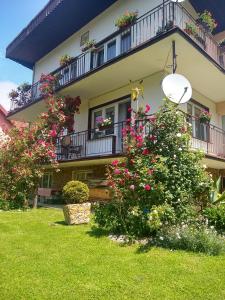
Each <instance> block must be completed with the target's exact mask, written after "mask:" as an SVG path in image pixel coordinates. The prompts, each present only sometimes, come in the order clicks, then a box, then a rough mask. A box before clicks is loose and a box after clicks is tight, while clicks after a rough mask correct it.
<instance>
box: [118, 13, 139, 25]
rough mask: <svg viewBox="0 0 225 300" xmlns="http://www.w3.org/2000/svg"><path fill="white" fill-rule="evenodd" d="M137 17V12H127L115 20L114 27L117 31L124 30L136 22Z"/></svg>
mask: <svg viewBox="0 0 225 300" xmlns="http://www.w3.org/2000/svg"><path fill="white" fill-rule="evenodd" d="M137 17H138V12H137V11H133V12H129V11H128V12H126V13H125V14H123V15H122V16H121V17H119V18H117V19H116V21H115V26H116V27H117V28H118V29H124V28H126V27H129V26H131V25H132V24H134V23H135V22H136V20H137Z"/></svg>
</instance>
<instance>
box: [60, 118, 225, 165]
mask: <svg viewBox="0 0 225 300" xmlns="http://www.w3.org/2000/svg"><path fill="white" fill-rule="evenodd" d="M188 121H189V122H190V123H191V124H192V128H193V132H192V139H191V148H192V149H193V150H202V151H203V152H204V153H205V154H206V155H207V156H209V157H212V158H218V159H222V160H225V131H223V130H222V129H221V128H218V127H216V126H214V125H212V124H202V123H200V121H199V120H198V119H197V118H195V117H192V116H189V117H188ZM125 127H126V122H120V123H116V124H114V125H113V126H112V127H110V128H108V129H105V130H102V131H100V130H98V129H91V130H87V131H82V132H77V133H72V134H70V135H64V136H62V137H60V138H59V139H58V141H57V153H56V154H57V160H58V161H59V162H67V161H75V160H84V159H99V158H104V157H114V156H118V155H123V154H125V152H126V148H125V146H124V141H123V135H122V129H123V128H125Z"/></svg>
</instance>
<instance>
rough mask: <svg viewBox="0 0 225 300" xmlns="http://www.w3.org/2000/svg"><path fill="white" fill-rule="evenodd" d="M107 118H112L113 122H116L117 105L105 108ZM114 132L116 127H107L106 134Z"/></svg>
mask: <svg viewBox="0 0 225 300" xmlns="http://www.w3.org/2000/svg"><path fill="white" fill-rule="evenodd" d="M105 118H106V119H108V118H110V119H111V120H112V124H114V123H115V107H114V106H111V107H109V108H106V110H105ZM113 133H114V127H112V128H110V129H107V130H106V131H105V134H106V135H109V134H113Z"/></svg>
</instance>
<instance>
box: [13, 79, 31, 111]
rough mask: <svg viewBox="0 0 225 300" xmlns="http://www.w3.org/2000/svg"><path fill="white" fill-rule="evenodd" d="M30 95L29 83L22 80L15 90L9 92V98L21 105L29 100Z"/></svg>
mask: <svg viewBox="0 0 225 300" xmlns="http://www.w3.org/2000/svg"><path fill="white" fill-rule="evenodd" d="M30 97H31V84H29V83H27V82H24V83H23V84H21V85H19V86H18V87H17V89H16V90H12V91H11V92H10V93H9V98H10V100H11V101H12V102H14V103H15V104H16V105H18V106H22V105H24V104H26V103H28V102H29V100H30Z"/></svg>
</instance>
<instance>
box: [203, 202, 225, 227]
mask: <svg viewBox="0 0 225 300" xmlns="http://www.w3.org/2000/svg"><path fill="white" fill-rule="evenodd" d="M203 214H204V216H205V217H206V218H207V219H208V222H209V225H211V226H214V227H215V229H216V230H217V231H219V232H225V205H219V206H212V207H209V208H206V209H205V210H204V212H203Z"/></svg>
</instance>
